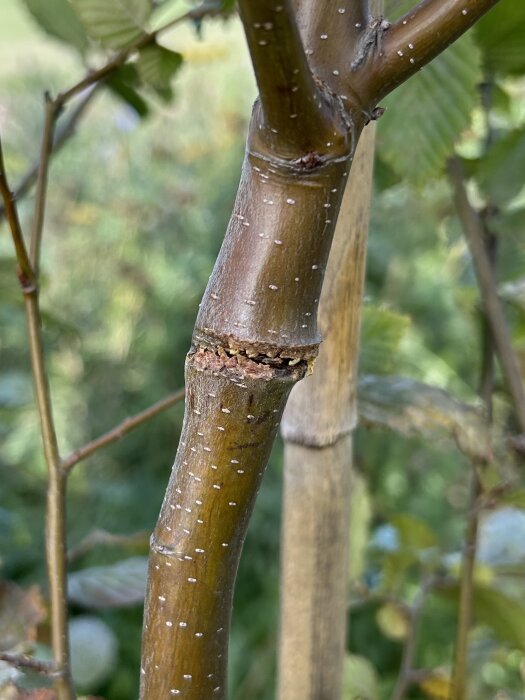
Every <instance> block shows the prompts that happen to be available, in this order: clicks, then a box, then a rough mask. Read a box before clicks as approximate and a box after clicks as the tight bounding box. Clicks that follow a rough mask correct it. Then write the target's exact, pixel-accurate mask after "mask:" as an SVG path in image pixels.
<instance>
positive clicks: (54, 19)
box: [23, 0, 88, 53]
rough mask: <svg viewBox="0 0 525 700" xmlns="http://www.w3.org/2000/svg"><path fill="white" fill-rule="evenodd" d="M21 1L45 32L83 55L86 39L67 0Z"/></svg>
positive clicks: (82, 28)
mask: <svg viewBox="0 0 525 700" xmlns="http://www.w3.org/2000/svg"><path fill="white" fill-rule="evenodd" d="M23 1H24V4H25V5H26V7H27V9H28V10H29V12H30V13H31V14H32V15H33V17H34V18H35V19H36V21H37V22H38V24H39V25H40V26H41V27H42V29H43V30H44V31H45V32H47V33H48V34H49V35H51V36H52V37H54V38H56V39H60V41H64V42H65V43H66V44H70V45H71V46H74V47H75V48H76V49H78V50H79V51H80V53H84V51H85V50H86V48H87V46H88V38H87V36H86V32H85V30H84V27H83V26H82V24H81V22H80V21H79V19H78V17H77V15H76V13H75V12H74V10H73V8H72V7H71V5H70V3H69V2H68V0H23Z"/></svg>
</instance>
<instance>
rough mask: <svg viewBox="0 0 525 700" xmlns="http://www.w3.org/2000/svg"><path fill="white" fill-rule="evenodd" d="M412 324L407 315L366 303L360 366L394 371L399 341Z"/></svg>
mask: <svg viewBox="0 0 525 700" xmlns="http://www.w3.org/2000/svg"><path fill="white" fill-rule="evenodd" d="M409 326H410V318H409V317H408V316H403V315H402V314H399V313H396V312H395V311H391V310H390V309H385V308H381V307H378V306H373V305H371V304H367V305H366V306H365V307H364V309H363V321H362V324H361V349H360V359H359V362H360V367H361V370H362V371H363V372H364V373H373V374H384V373H388V372H391V371H392V370H393V369H394V366H395V356H396V352H397V350H398V348H399V344H400V343H401V340H402V339H403V336H404V335H405V332H406V331H407V329H408V327H409Z"/></svg>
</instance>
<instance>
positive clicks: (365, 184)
mask: <svg viewBox="0 0 525 700" xmlns="http://www.w3.org/2000/svg"><path fill="white" fill-rule="evenodd" d="M373 154H374V128H373V126H371V127H367V128H366V129H365V130H364V132H363V134H362V136H361V140H360V143H359V146H358V149H357V153H356V158H355V162H354V164H353V166H352V170H351V173H350V179H349V182H348V185H347V188H346V191H345V194H344V198H343V203H342V205H341V212H340V215H339V219H338V224H337V228H336V233H335V239H334V243H333V249H332V253H331V255H330V259H329V263H328V267H327V273H326V279H325V285H324V287H323V292H322V295H321V302H320V307H319V322H320V326H321V330H322V331H323V333H324V335H325V340H324V342H323V344H322V345H321V350H320V353H319V357H318V359H317V361H316V366H315V370H314V373H313V375H312V376H311V377H308V378H307V379H306V380H304V381H303V382H301V383H300V384H298V385H297V386H296V387H295V388H294V390H293V391H292V394H291V397H290V400H289V402H288V405H287V408H286V412H285V417H284V420H283V436H284V439H285V466H284V502H283V530H282V554H281V562H282V563H281V570H282V575H281V630H280V643H279V681H278V698H280V700H319V699H321V698H322V699H323V700H338V699H339V698H340V695H341V682H342V668H343V659H344V653H345V646H346V645H345V641H346V610H347V581H348V547H349V507H350V481H351V466H352V431H353V429H354V427H355V424H356V406H355V403H356V402H355V380H356V376H357V357H358V339H359V327H360V319H361V305H362V290H363V280H364V270H365V259H366V241H367V228H368V217H369V210H370V194H371V184H372V165H373Z"/></svg>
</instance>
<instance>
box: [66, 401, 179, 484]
mask: <svg viewBox="0 0 525 700" xmlns="http://www.w3.org/2000/svg"><path fill="white" fill-rule="evenodd" d="M183 398H184V389H179V390H178V391H176V392H174V393H173V394H170V395H169V396H167V397H166V398H165V399H162V400H161V401H157V403H155V404H153V406H150V407H149V408H146V409H145V410H144V411H141V412H140V413H137V414H136V415H135V416H132V417H130V418H125V419H124V420H123V421H122V422H121V423H119V424H118V425H117V426H116V427H115V428H113V429H112V430H109V431H108V432H107V433H104V435H101V436H100V437H98V438H96V439H95V440H92V441H91V442H88V443H87V444H86V445H84V446H83V447H79V448H78V449H77V450H75V451H74V452H72V453H71V454H70V455H69V456H68V457H66V458H65V459H64V460H62V470H63V472H65V473H68V472H69V471H71V469H72V468H73V467H74V466H75V464H78V463H79V462H82V461H83V460H85V459H87V458H88V457H90V456H91V455H92V454H93V453H94V452H97V451H98V450H100V449H102V448H103V447H106V446H107V445H110V444H111V443H112V442H116V441H117V440H120V439H121V438H122V437H124V435H127V433H130V432H131V431H132V430H134V429H135V428H138V426H139V425H142V423H145V422H146V421H147V420H149V419H150V418H153V417H154V416H156V415H157V414H159V413H162V412H163V411H166V410H167V409H168V408H171V407H172V406H174V405H175V404H176V403H179V402H180V401H182V399H183Z"/></svg>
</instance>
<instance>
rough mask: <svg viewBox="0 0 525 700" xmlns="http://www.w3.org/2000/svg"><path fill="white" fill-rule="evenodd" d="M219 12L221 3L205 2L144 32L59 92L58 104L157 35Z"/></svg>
mask: <svg viewBox="0 0 525 700" xmlns="http://www.w3.org/2000/svg"><path fill="white" fill-rule="evenodd" d="M218 13H220V3H218V2H204V3H202V5H199V6H198V7H195V8H194V9H192V10H189V12H186V13H184V14H183V15H180V16H179V17H176V18H175V19H174V20H172V21H171V22H168V23H167V24H165V25H164V26H162V27H159V29H157V30H155V31H154V32H151V33H150V34H143V35H142V36H141V37H140V38H139V39H137V41H136V42H135V43H133V44H132V45H131V46H128V47H127V48H125V49H122V51H119V52H118V53H117V54H116V55H115V56H114V57H113V58H112V59H111V60H110V61H108V62H107V63H106V64H104V65H103V66H101V67H100V68H97V69H96V70H93V71H90V72H89V73H88V74H87V75H86V76H84V77H83V78H82V79H81V80H79V81H78V83H75V84H74V85H72V86H71V87H70V88H68V89H67V90H64V92H61V93H60V94H58V95H57V96H56V98H55V103H56V105H57V106H62V105H64V104H66V102H68V101H69V100H70V99H71V98H72V97H74V96H75V95H77V94H78V93H79V92H82V91H83V90H85V89H86V88H88V87H90V85H93V84H94V83H98V82H99V81H100V80H102V79H103V78H107V76H108V75H110V74H111V73H113V72H114V71H116V70H117V68H120V66H122V65H123V64H124V63H125V62H126V61H127V60H128V58H129V57H130V56H132V55H133V54H135V53H136V52H137V51H140V49H143V48H145V47H146V46H149V45H150V44H153V43H154V42H155V41H156V40H157V37H159V36H160V35H161V34H163V33H164V32H167V31H168V30H170V29H172V28H173V27H175V26H176V25H178V24H180V23H181V22H185V21H186V20H193V21H197V20H201V19H203V18H204V17H206V16H207V15H213V14H218Z"/></svg>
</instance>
